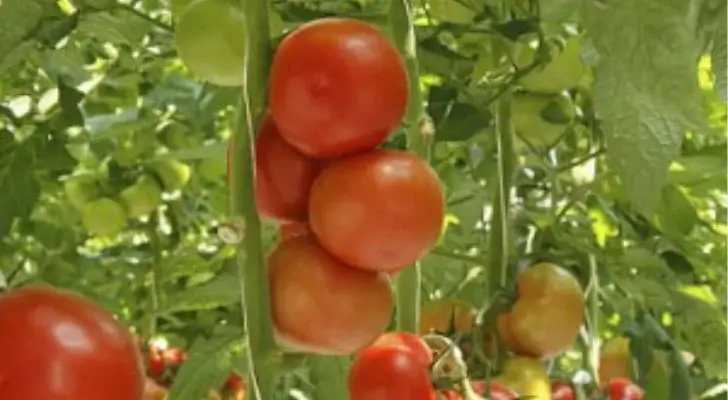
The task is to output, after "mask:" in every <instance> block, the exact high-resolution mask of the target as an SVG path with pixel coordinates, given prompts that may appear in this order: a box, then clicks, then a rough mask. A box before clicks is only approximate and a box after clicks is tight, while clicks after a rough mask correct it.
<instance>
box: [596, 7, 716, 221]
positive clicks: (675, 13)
mask: <svg viewBox="0 0 728 400" xmlns="http://www.w3.org/2000/svg"><path fill="white" fill-rule="evenodd" d="M590 3H592V4H589V5H588V6H587V12H586V18H585V22H586V23H585V25H586V28H587V32H588V35H589V36H590V37H591V39H592V42H593V43H594V47H595V49H596V50H597V51H598V52H599V53H600V56H601V57H600V62H599V64H598V65H597V67H596V72H595V83H594V105H595V109H596V111H597V114H598V116H599V118H600V119H601V121H602V128H603V130H604V133H605V136H606V140H607V146H608V162H609V165H610V166H611V167H612V168H614V170H615V171H616V172H617V173H618V174H619V175H620V177H621V179H622V181H623V182H624V186H625V190H626V193H627V197H628V198H629V199H630V201H631V202H632V203H634V205H635V206H636V207H637V208H638V209H639V211H640V212H642V213H643V214H644V215H645V216H650V215H652V211H653V209H654V206H655V205H656V203H657V199H658V198H659V194H660V190H661V189H662V186H663V185H664V183H665V182H666V181H667V169H668V166H669V165H670V162H671V161H672V160H673V159H674V158H675V157H676V156H677V155H678V154H679V150H680V145H681V143H682V137H683V134H684V133H685V131H686V130H687V129H692V130H694V131H700V130H702V129H703V128H704V125H705V124H704V121H703V116H702V110H701V105H700V104H701V102H700V88H699V85H698V82H697V65H696V61H695V60H696V59H697V54H696V49H698V48H699V46H698V44H697V42H696V37H695V34H694V21H692V20H691V18H692V17H691V15H692V14H691V13H690V12H689V11H690V10H689V8H690V7H691V3H690V2H685V1H682V0H622V1H618V2H609V3H607V4H606V5H604V4H601V3H599V4H598V3H597V2H590Z"/></svg>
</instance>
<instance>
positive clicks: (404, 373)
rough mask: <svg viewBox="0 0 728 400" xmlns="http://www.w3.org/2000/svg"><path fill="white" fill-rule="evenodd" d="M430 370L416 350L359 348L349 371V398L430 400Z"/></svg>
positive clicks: (431, 390)
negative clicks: (359, 350)
mask: <svg viewBox="0 0 728 400" xmlns="http://www.w3.org/2000/svg"><path fill="white" fill-rule="evenodd" d="M434 396H435V390H434V388H433V387H432V383H431V382H430V372H429V369H428V368H427V366H425V365H423V364H422V361H421V360H420V359H418V356H417V354H416V353H415V352H413V351H411V350H408V349H405V348H402V347H392V346H384V347H381V346H371V347H367V348H365V349H364V350H362V351H361V352H360V353H359V354H358V355H357V357H356V359H355V360H354V363H353V364H352V366H351V369H350V370H349V398H350V400H429V399H431V398H434Z"/></svg>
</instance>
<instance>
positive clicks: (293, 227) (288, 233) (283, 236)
mask: <svg viewBox="0 0 728 400" xmlns="http://www.w3.org/2000/svg"><path fill="white" fill-rule="evenodd" d="M310 234H311V228H309V227H308V223H305V222H290V223H287V224H281V226H280V227H279V228H278V238H279V239H280V240H281V241H283V240H287V239H290V238H292V237H296V236H303V235H310Z"/></svg>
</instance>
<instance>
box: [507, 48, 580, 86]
mask: <svg viewBox="0 0 728 400" xmlns="http://www.w3.org/2000/svg"><path fill="white" fill-rule="evenodd" d="M537 45H538V43H537V42H535V41H531V42H528V43H522V42H518V43H517V44H516V46H515V48H516V50H515V54H516V56H515V59H516V65H517V66H518V67H519V68H525V67H528V66H529V65H530V64H531V63H532V62H533V61H534V59H535V57H536V49H537ZM580 49H581V38H580V37H578V36H573V37H569V38H566V41H565V43H564V45H563V47H562V46H559V45H558V44H556V43H549V50H550V51H549V54H550V56H551V61H549V62H548V63H547V64H546V65H543V66H538V67H536V69H534V70H532V71H531V72H530V73H528V74H527V75H526V76H524V77H522V78H521V79H520V81H519V83H520V85H521V87H522V88H523V89H524V90H526V91H529V92H534V93H551V94H556V93H560V92H562V91H564V90H566V89H571V88H574V87H576V86H577V85H578V84H579V81H580V80H581V78H582V77H583V76H584V74H585V73H586V71H587V70H586V67H585V66H584V64H583V63H582V61H581V57H580V55H579V52H580Z"/></svg>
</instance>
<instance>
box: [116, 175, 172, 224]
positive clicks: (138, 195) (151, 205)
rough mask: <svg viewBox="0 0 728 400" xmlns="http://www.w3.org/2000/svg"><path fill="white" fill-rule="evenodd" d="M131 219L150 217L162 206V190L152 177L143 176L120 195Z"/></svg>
mask: <svg viewBox="0 0 728 400" xmlns="http://www.w3.org/2000/svg"><path fill="white" fill-rule="evenodd" d="M119 198H120V199H121V202H122V204H123V205H124V207H126V211H127V214H128V215H129V217H130V218H138V217H141V216H144V215H149V214H150V213H151V212H152V211H154V210H156V209H157V207H159V205H160V204H162V189H161V188H160V187H159V184H158V183H157V181H155V180H154V178H152V177H150V176H146V175H145V176H142V177H141V178H139V179H138V180H137V181H136V182H135V183H134V184H133V185H131V186H129V187H127V188H126V189H124V190H122V191H121V194H120V195H119Z"/></svg>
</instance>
